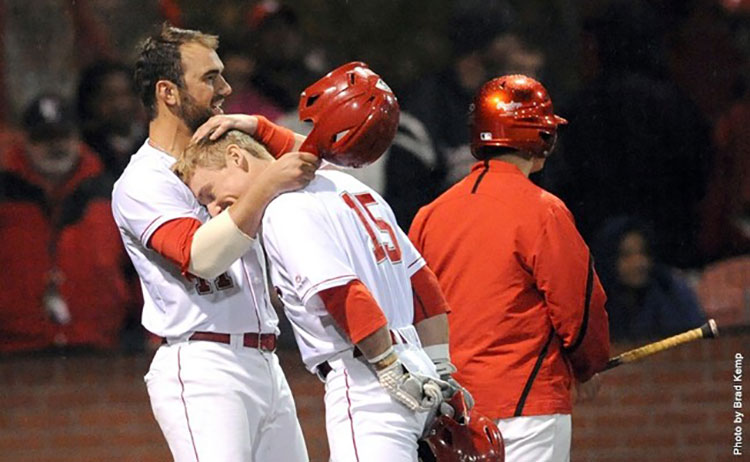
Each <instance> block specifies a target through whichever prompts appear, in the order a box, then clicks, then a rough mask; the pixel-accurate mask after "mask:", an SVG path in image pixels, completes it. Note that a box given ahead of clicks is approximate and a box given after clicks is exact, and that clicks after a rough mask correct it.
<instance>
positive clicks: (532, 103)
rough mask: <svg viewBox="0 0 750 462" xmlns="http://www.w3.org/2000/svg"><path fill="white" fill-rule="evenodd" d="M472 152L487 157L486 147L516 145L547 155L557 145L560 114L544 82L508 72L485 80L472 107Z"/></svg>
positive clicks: (531, 151) (561, 121) (563, 123)
mask: <svg viewBox="0 0 750 462" xmlns="http://www.w3.org/2000/svg"><path fill="white" fill-rule="evenodd" d="M470 113H471V114H470V126H471V153H472V154H473V155H474V157H476V158H477V159H479V160H482V159H484V158H485V157H486V154H484V153H482V148H485V147H504V148H512V149H516V150H518V151H520V152H521V153H527V154H530V155H532V156H534V157H547V156H549V155H550V153H551V152H552V149H553V148H554V147H555V141H556V140H557V126H558V125H565V124H567V123H568V121H567V120H565V119H563V118H562V117H559V116H556V115H555V114H554V112H553V109H552V101H551V100H550V98H549V95H548V94H547V90H546V89H545V88H544V87H543V86H542V84H541V83H539V82H537V81H536V80H534V79H532V78H530V77H526V76H524V75H506V76H503V77H497V78H494V79H492V80H490V81H489V82H487V83H485V84H484V85H483V86H482V88H481V89H480V90H479V92H478V93H477V95H476V96H475V97H474V102H473V103H472V105H471V107H470Z"/></svg>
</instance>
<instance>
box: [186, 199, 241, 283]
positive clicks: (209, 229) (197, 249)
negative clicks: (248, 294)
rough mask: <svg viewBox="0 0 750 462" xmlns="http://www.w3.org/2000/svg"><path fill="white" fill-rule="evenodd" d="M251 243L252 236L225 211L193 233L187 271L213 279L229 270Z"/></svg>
mask: <svg viewBox="0 0 750 462" xmlns="http://www.w3.org/2000/svg"><path fill="white" fill-rule="evenodd" d="M252 245H253V239H252V238H251V237H250V236H248V235H247V234H246V233H244V232H242V231H241V230H240V229H239V228H238V227H237V226H236V225H235V223H234V221H232V218H231V217H230V216H229V213H228V211H225V212H222V213H220V214H219V215H218V216H216V217H215V218H213V219H211V220H209V221H208V222H206V223H204V224H203V225H201V226H200V227H199V228H198V229H197V230H196V231H195V234H194V235H193V236H192V242H191V245H190V261H189V262H188V264H187V272H189V273H190V274H193V275H195V276H198V277H201V278H204V279H213V278H215V277H217V276H218V275H220V274H221V273H223V272H224V271H226V270H227V269H229V267H230V266H231V265H232V263H234V262H235V261H236V260H237V259H238V258H239V257H240V256H242V255H244V254H245V252H247V251H248V250H249V249H250V247H251V246H252Z"/></svg>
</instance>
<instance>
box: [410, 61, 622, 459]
mask: <svg viewBox="0 0 750 462" xmlns="http://www.w3.org/2000/svg"><path fill="white" fill-rule="evenodd" d="M565 123H566V121H565V119H563V118H561V117H558V116H556V115H555V114H554V112H553V108H552V102H551V101H550V98H549V96H548V94H547V91H546V89H545V88H544V87H543V86H542V85H541V84H540V83H539V82H537V81H535V80H534V79H531V78H529V77H525V76H522V75H511V76H504V77H499V78H496V79H493V80H491V81H489V82H487V83H486V84H485V85H484V86H482V87H481V89H480V90H479V92H478V93H477V95H476V97H475V99H474V103H473V105H472V107H471V116H470V125H471V148H472V152H473V155H474V157H476V158H477V160H479V162H477V163H476V164H475V165H474V166H473V168H472V170H471V173H469V175H468V176H466V177H465V178H464V179H463V180H461V181H460V182H459V183H457V184H456V185H455V186H453V187H452V188H451V189H449V190H448V191H446V192H445V193H444V194H443V195H442V196H440V197H438V198H437V199H436V200H435V201H434V202H432V203H431V204H429V205H427V206H425V207H423V208H422V209H421V210H420V211H419V213H418V214H417V216H416V218H415V220H414V222H413V224H412V227H411V229H410V232H409V237H410V238H411V239H412V241H413V242H414V244H415V246H416V247H417V249H419V250H420V252H421V253H422V255H423V256H424V258H425V260H426V261H427V263H428V264H429V265H430V267H431V268H432V269H433V270H434V271H435V274H436V275H437V278H438V280H439V281H440V285H441V287H442V288H443V290H444V292H445V295H446V298H447V299H448V302H449V304H450V306H451V309H452V311H451V313H450V315H449V322H450V346H451V348H450V349H451V353H452V356H453V359H454V364H455V365H456V367H457V368H458V372H457V373H456V378H457V379H458V380H459V381H460V382H461V383H462V384H464V385H465V386H466V388H467V389H468V390H469V391H470V392H471V393H472V394H473V395H474V398H475V400H476V408H475V409H476V410H477V411H478V412H480V413H481V414H484V415H486V416H489V417H491V418H493V419H495V420H496V421H497V423H498V427H499V428H500V430H501V431H502V435H503V439H504V440H505V457H506V460H507V461H509V462H520V461H523V462H532V461H533V462H545V461H548V462H560V461H567V460H569V458H570V441H571V417H570V414H571V406H572V405H571V385H572V382H574V381H576V382H586V381H588V380H589V379H591V377H592V376H593V375H594V373H595V372H596V371H598V370H601V369H602V368H603V367H604V365H605V364H606V362H607V358H608V354H609V334H608V326H607V314H606V312H605V310H604V302H605V299H606V297H605V294H604V290H603V289H602V286H601V284H600V283H599V278H598V277H597V275H596V272H595V271H594V266H593V261H592V258H591V254H590V252H589V249H588V248H587V247H586V245H585V243H584V241H583V239H582V238H581V236H580V235H579V233H578V231H577V230H576V227H575V224H574V222H573V217H572V215H571V214H570V212H569V211H568V209H567V208H566V207H565V205H564V204H563V203H562V201H560V200H559V199H558V198H557V197H555V196H553V195H552V194H550V193H548V192H546V191H544V190H543V189H541V188H539V187H537V186H536V185H534V183H532V182H531V181H530V180H529V178H528V176H529V174H530V173H532V172H536V171H539V170H541V169H542V167H543V166H544V162H545V159H546V158H547V156H548V155H549V154H550V153H551V152H552V149H553V147H554V145H555V139H556V135H557V127H558V126H559V125H562V124H565Z"/></svg>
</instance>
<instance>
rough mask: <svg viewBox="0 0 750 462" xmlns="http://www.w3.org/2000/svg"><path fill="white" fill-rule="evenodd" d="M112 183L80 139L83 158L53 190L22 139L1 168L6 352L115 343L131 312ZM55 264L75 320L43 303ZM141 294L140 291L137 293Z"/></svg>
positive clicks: (0, 343)
mask: <svg viewBox="0 0 750 462" xmlns="http://www.w3.org/2000/svg"><path fill="white" fill-rule="evenodd" d="M111 191H112V182H111V181H110V180H109V179H108V178H107V177H104V176H102V166H101V163H100V161H99V160H98V158H96V156H95V155H94V154H93V153H91V152H90V151H89V150H88V149H87V148H86V147H85V146H84V145H81V158H80V162H79V164H78V166H77V168H76V170H75V172H74V173H73V174H72V176H71V177H70V178H69V179H68V180H67V181H66V182H65V183H64V184H63V185H61V186H60V187H57V188H51V187H50V186H49V185H48V184H46V183H45V181H44V179H43V178H42V177H41V176H40V175H39V174H37V173H36V172H35V171H34V170H32V168H31V167H30V166H29V165H28V163H27V160H26V156H25V153H24V150H23V147H22V144H18V145H15V146H14V147H12V148H11V149H10V150H8V151H6V152H5V153H4V158H3V162H2V169H0V268H2V276H3V281H4V282H3V285H2V290H0V352H13V351H25V350H37V349H42V348H47V347H51V346H55V345H71V346H82V345H86V346H93V347H97V348H110V347H114V346H116V345H117V344H118V340H119V333H120V329H121V327H122V324H123V321H124V318H125V315H126V310H127V309H129V307H130V306H131V304H132V303H133V299H132V298H131V296H130V294H129V293H128V291H127V290H126V283H125V280H126V279H125V268H126V266H125V265H126V264H127V260H125V258H126V257H125V252H124V249H123V246H122V242H121V241H120V236H119V233H118V231H117V228H116V226H115V222H114V219H113V218H112V213H111V209H110V205H109V204H110V195H111ZM53 267H57V268H58V270H59V274H61V275H62V278H61V283H60V286H59V291H60V294H61V296H62V298H63V299H65V300H66V302H67V304H68V308H69V311H70V313H71V317H72V320H71V322H70V323H69V324H67V325H62V326H61V325H58V324H55V323H53V322H52V321H51V320H50V318H49V317H48V316H47V314H46V312H45V309H44V307H43V304H42V297H43V295H44V291H45V287H46V285H47V281H48V280H49V276H50V272H51V270H52V269H53ZM136 299H137V297H136Z"/></svg>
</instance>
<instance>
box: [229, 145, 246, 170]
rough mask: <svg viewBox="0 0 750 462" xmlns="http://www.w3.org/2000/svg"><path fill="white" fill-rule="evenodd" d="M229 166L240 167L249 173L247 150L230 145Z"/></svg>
mask: <svg viewBox="0 0 750 462" xmlns="http://www.w3.org/2000/svg"><path fill="white" fill-rule="evenodd" d="M226 156H227V166H234V167H239V168H241V169H242V170H244V171H248V164H247V156H246V153H245V150H244V149H242V148H241V147H239V146H237V145H236V144H230V145H229V146H227V150H226Z"/></svg>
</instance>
